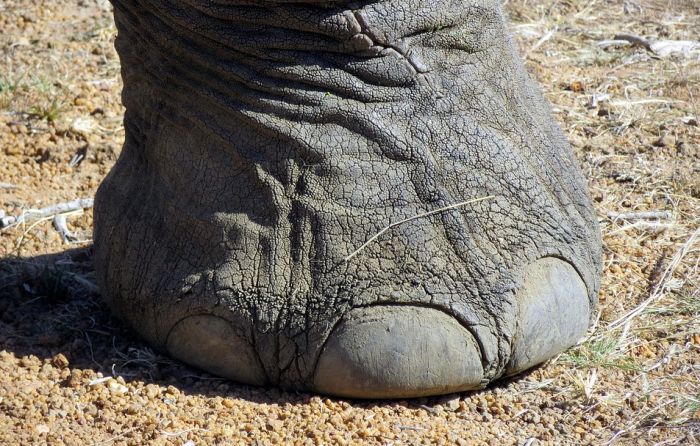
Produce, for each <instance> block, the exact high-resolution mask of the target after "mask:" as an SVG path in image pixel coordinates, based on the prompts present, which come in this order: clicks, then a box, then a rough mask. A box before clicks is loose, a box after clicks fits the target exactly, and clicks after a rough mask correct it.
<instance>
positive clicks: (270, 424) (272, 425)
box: [267, 418, 284, 431]
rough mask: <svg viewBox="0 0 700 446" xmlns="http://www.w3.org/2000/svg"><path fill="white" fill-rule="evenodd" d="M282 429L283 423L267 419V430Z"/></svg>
mask: <svg viewBox="0 0 700 446" xmlns="http://www.w3.org/2000/svg"><path fill="white" fill-rule="evenodd" d="M283 427H284V421H282V420H278V419H276V418H268V419H267V428H268V429H269V430H271V431H281V430H282V428H283Z"/></svg>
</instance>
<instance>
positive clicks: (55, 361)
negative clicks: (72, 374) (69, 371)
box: [51, 353, 70, 370]
mask: <svg viewBox="0 0 700 446" xmlns="http://www.w3.org/2000/svg"><path fill="white" fill-rule="evenodd" d="M69 364H70V363H69V362H68V358H66V356H65V355H64V354H63V353H59V354H57V355H56V356H54V357H53V358H51V365H52V366H54V367H56V368H57V369H59V370H63V369H65V368H66V367H68V365H69Z"/></svg>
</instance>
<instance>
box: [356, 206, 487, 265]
mask: <svg viewBox="0 0 700 446" xmlns="http://www.w3.org/2000/svg"><path fill="white" fill-rule="evenodd" d="M491 198H494V196H493V195H489V196H487V197H481V198H474V199H472V200H467V201H462V202H459V203H455V204H451V205H449V206H445V207H441V208H439V209H435V210H432V211H428V212H423V213H422V214H418V215H414V216H412V217H408V218H405V219H403V220H401V221H397V222H395V223H391V224H390V225H389V226H387V227H385V228H384V229H382V230H381V231H379V232H377V233H376V234H374V235H373V236H372V237H370V238H369V240H367V241H366V242H364V243H363V244H362V246H360V247H359V248H357V249H356V250H355V251H353V252H352V253H350V255H348V256H347V257H345V261H346V262H347V261H348V260H350V259H352V258H353V257H355V256H356V255H357V254H359V253H360V251H362V250H363V249H365V248H366V247H367V245H369V244H370V243H372V242H373V241H375V240H376V239H377V238H378V237H380V236H381V235H382V234H384V233H385V232H386V231H388V230H390V229H392V228H395V227H397V226H399V225H402V224H404V223H408V222H409V221H413V220H416V219H419V218H423V217H429V216H431V215H434V214H438V213H440V212H445V211H449V210H450V209H455V208H458V207H462V206H466V205H468V204H472V203H478V202H479V201H484V200H489V199H491Z"/></svg>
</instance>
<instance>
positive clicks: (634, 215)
mask: <svg viewBox="0 0 700 446" xmlns="http://www.w3.org/2000/svg"><path fill="white" fill-rule="evenodd" d="M672 216H673V213H671V211H640V212H623V213H620V214H617V213H615V212H608V217H610V218H611V219H613V220H626V221H629V222H634V221H639V220H670V219H671V217H672Z"/></svg>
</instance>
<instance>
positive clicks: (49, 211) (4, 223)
mask: <svg viewBox="0 0 700 446" xmlns="http://www.w3.org/2000/svg"><path fill="white" fill-rule="evenodd" d="M92 204H93V199H92V198H78V199H76V200H73V201H68V202H66V203H58V204H55V205H52V206H47V207H45V208H41V209H28V210H26V211H24V212H22V214H21V215H19V216H17V217H14V216H8V217H3V218H2V219H0V228H9V227H11V226H16V225H20V224H22V223H25V222H27V221H30V220H41V219H45V218H53V217H54V216H56V215H58V214H65V213H68V212H73V211H77V210H80V209H89V208H91V207H92Z"/></svg>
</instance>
